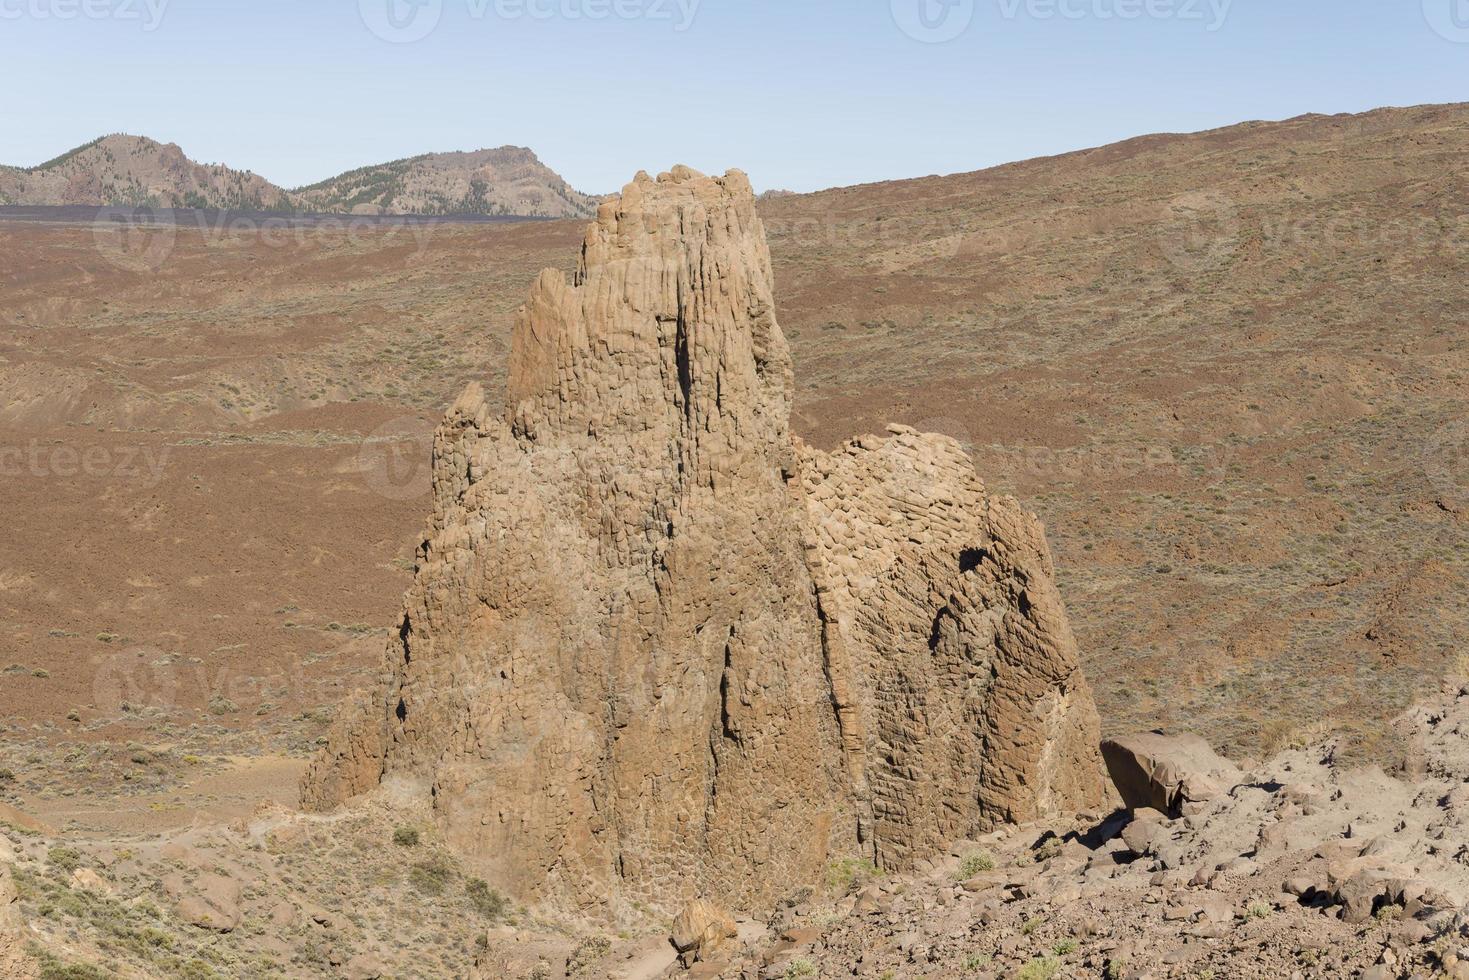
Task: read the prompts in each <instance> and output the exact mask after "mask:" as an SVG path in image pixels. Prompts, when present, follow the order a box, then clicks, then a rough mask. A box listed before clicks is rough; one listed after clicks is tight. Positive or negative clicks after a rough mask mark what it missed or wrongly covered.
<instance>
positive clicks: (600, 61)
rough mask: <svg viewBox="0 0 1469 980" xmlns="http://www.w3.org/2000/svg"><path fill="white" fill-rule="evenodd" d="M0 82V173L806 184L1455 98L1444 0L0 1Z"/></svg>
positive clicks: (1463, 72)
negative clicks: (164, 145)
mask: <svg viewBox="0 0 1469 980" xmlns="http://www.w3.org/2000/svg"><path fill="white" fill-rule="evenodd" d="M390 4H391V5H393V6H392V9H393V11H394V12H395V13H396V14H397V18H396V20H390V19H389V18H388V16H387V14H388V9H389V5H390ZM414 4H418V5H419V6H414ZM925 12H926V14H927V16H926V17H923V16H920V15H921V14H924V13H925ZM572 15H577V16H572ZM395 24H396V25H397V27H395V26H394V25H395ZM905 27H906V28H907V30H906V31H905V29H904V28H905ZM374 28H376V31H377V33H374ZM425 32H426V34H425V36H423V37H421V38H418V39H416V40H401V39H402V38H404V37H413V36H414V35H416V34H420V33H425ZM379 34H382V35H387V36H389V37H397V38H399V39H400V40H398V41H396V42H395V41H390V40H385V39H384V38H383V37H380V36H379ZM950 34H952V35H954V36H953V37H952V38H951V39H948V40H943V41H941V42H938V43H934V42H935V40H936V39H938V38H943V37H947V36H948V35H950ZM912 35H916V37H915V36H912ZM919 38H925V39H926V40H920V39H919ZM0 86H3V87H0V91H4V92H5V108H4V113H3V116H0V119H3V125H0V162H5V163H11V164H17V165H32V164H35V163H39V162H41V161H42V160H44V159H46V158H48V157H51V156H54V155H56V154H58V153H60V152H62V151H64V150H66V149H68V148H70V147H72V146H74V145H76V144H78V143H82V142H85V141H86V140H88V139H91V138H94V137H96V136H98V135H101V134H103V133H106V132H114V131H123V132H130V133H137V134H143V135H147V136H152V137H154V138H156V139H161V140H165V141H172V142H176V143H179V144H180V145H181V146H182V147H183V148H184V150H185V152H187V153H188V154H189V155H190V156H191V157H193V158H195V159H198V160H202V161H205V162H222V163H228V164H230V165H231V166H236V167H243V168H249V169H251V170H254V171H256V172H257V173H260V174H262V175H263V176H265V177H267V178H269V179H271V180H274V181H276V182H277V183H280V184H284V185H286V186H296V185H299V184H303V183H309V182H311V181H314V180H318V179H321V178H325V177H328V176H331V175H333V174H335V173H337V172H339V171H342V170H346V169H349V168H351V167H354V166H360V165H363V164H367V163H377V162H381V161H383V160H388V159H392V158H396V157H401V156H408V155H412V154H414V153H420V152H425V151H430V150H450V149H474V148H478V147H481V146H499V145H502V144H506V143H513V144H518V145H525V146H530V147H531V148H533V149H534V150H535V151H536V152H537V153H539V154H540V156H541V158H542V159H543V160H545V161H546V162H547V163H548V164H550V165H551V166H552V167H554V168H555V169H556V170H558V171H559V172H561V173H562V174H563V175H564V176H565V177H566V178H567V179H568V180H569V181H570V182H571V183H572V184H573V185H574V186H576V187H578V188H581V189H583V190H586V191H590V192H604V191H611V190H615V189H616V188H618V187H619V186H621V184H622V183H624V182H625V181H626V180H627V179H628V178H629V177H630V176H631V175H632V174H633V173H634V172H635V171H637V170H638V169H643V168H645V169H649V170H656V169H660V168H666V167H668V166H669V165H671V164H673V163H675V162H683V163H688V164H690V165H692V166H695V167H698V168H700V169H703V170H718V171H722V170H724V169H725V168H727V167H731V166H738V167H742V168H744V169H745V170H747V171H749V172H750V174H751V176H752V177H753V179H754V181H755V183H756V185H757V186H759V187H762V188H771V187H788V188H791V189H794V190H811V189H816V188H821V187H830V186H835V185H842V184H852V183H858V182H864V181H871V180H881V179H887V178H897V177H911V176H920V175H923V174H929V173H952V172H957V171H966V170H976V169H979V168H981V167H985V166H990V165H992V164H996V163H1002V162H1005V161H1009V160H1016V159H1023V158H1027V157H1032V156H1037V155H1041V154H1047V153H1055V152H1061V151H1065V150H1070V149H1078V148H1082V147H1087V146H1095V145H1099V144H1102V143H1107V142H1111V141H1113V140H1117V139H1122V138H1125V137H1128V136H1133V135H1138V134H1142V133H1150V132H1158V131H1186V130H1198V129H1206V128H1210V127H1213V126H1220V125H1227V124H1230V123H1234V122H1238V121H1241V120H1245V119H1279V118H1285V117H1288V116H1293V115H1298V114H1300V113H1304V112H1354V111H1360V110H1364V109H1368V108H1373V107H1376V106H1381V105H1412V104H1417V103H1424V102H1453V101H1464V100H1469V0H1232V2H1231V0H0Z"/></svg>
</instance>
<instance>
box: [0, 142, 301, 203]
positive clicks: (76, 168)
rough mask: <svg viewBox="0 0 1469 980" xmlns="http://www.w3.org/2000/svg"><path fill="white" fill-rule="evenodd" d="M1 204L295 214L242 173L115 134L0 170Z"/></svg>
mask: <svg viewBox="0 0 1469 980" xmlns="http://www.w3.org/2000/svg"><path fill="white" fill-rule="evenodd" d="M0 204H31V205H58V204H94V205H97V206H99V207H100V206H104V205H117V206H120V207H140V206H143V205H152V206H154V207H194V208H231V209H242V210H255V211H280V210H286V211H289V210H293V209H294V202H293V201H292V199H291V197H290V195H289V194H288V193H287V192H286V191H285V190H283V189H281V188H280V187H277V186H276V185H275V184H272V183H271V182H270V181H268V180H266V179H265V178H263V177H260V176H257V175H256V174H253V173H250V172H249V171H248V170H233V169H231V168H229V167H226V166H223V165H220V164H201V163H195V162H194V161H193V160H190V159H189V158H188V157H186V156H184V152H183V150H181V149H179V147H177V146H175V145H174V144H172V143H169V144H164V143H159V142H157V141H156V140H151V139H148V138H147V137H144V136H128V135H125V134H121V133H119V134H114V135H111V136H104V137H102V138H101V139H96V140H93V141H92V142H90V143H84V144H82V145H81V146H78V147H76V148H74V149H71V150H68V151H67V152H65V153H63V154H62V155H61V156H59V157H56V158H55V159H53V160H48V161H46V162H45V163H42V164H39V165H38V166H35V167H29V168H20V167H0Z"/></svg>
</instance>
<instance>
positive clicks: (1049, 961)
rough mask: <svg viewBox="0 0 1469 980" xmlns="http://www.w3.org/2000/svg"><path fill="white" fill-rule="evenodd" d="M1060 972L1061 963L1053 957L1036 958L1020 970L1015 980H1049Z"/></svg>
mask: <svg viewBox="0 0 1469 980" xmlns="http://www.w3.org/2000/svg"><path fill="white" fill-rule="evenodd" d="M1060 971H1061V961H1060V960H1058V959H1056V958H1055V957H1054V956H1037V957H1036V958H1035V959H1033V960H1031V961H1030V962H1029V963H1027V964H1025V965H1024V966H1022V967H1021V968H1020V972H1018V973H1016V974H1015V980H1051V978H1052V977H1054V976H1055V975H1056V974H1057V973H1059V972H1060Z"/></svg>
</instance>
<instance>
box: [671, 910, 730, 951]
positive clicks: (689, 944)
mask: <svg viewBox="0 0 1469 980" xmlns="http://www.w3.org/2000/svg"><path fill="white" fill-rule="evenodd" d="M738 935H739V928H738V927H737V926H736V925H735V921H734V918H733V917H732V916H731V915H730V914H729V913H728V912H726V911H725V910H724V909H722V908H720V907H719V906H718V905H716V904H714V903H713V902H710V901H706V900H704V899H697V900H695V901H692V902H690V903H689V904H688V905H686V906H684V910H683V911H682V912H680V913H679V914H678V916H677V917H676V918H675V919H674V920H673V932H672V935H670V936H669V937H668V938H669V941H670V942H671V943H673V948H674V949H676V950H678V956H679V961H680V962H681V963H683V965H684V966H686V967H687V966H693V965H694V963H696V962H698V961H699V960H708V959H711V958H712V957H713V956H714V955H715V954H716V953H717V952H718V951H719V948H720V947H721V946H723V945H724V944H725V943H726V942H728V941H729V940H731V939H734V938H735V937H736V936H738Z"/></svg>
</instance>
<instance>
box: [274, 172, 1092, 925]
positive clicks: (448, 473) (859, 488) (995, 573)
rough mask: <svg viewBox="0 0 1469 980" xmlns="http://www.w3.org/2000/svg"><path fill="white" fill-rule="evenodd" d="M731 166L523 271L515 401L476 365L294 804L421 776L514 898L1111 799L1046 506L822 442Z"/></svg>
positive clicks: (810, 874)
mask: <svg viewBox="0 0 1469 980" xmlns="http://www.w3.org/2000/svg"><path fill="white" fill-rule="evenodd" d="M791 397H792V371H791V361H790V355H789V351H788V348H787V346H786V342H785V338H784V336H783V335H782V333H781V331H780V328H779V326H778V325H777V323H776V319H775V312H774V297H773V287H772V278H771V273H770V259H769V253H768V251H767V248H766V244H765V237H764V232H763V229H762V227H761V224H760V221H759V218H758V217H757V216H756V213H755V207H754V196H753V194H752V192H751V190H750V186H749V182H748V180H747V179H746V178H745V177H744V175H743V174H740V173H738V172H731V173H730V174H728V175H726V176H725V177H723V178H708V177H705V176H703V175H701V174H697V173H695V172H694V171H691V170H688V169H687V168H682V167H680V168H676V169H675V170H674V171H673V172H672V173H671V174H665V175H663V176H662V177H660V178H659V180H658V181H657V182H654V181H653V180H651V179H650V178H648V177H647V175H645V174H640V175H639V176H638V178H637V179H636V180H635V181H634V182H633V183H632V184H629V185H628V186H627V188H625V189H624V191H623V194H622V197H621V198H620V200H617V201H613V202H609V203H607V204H604V205H603V206H602V207H601V209H600V211H599V213H598V217H597V220H596V222H595V223H594V224H593V225H592V226H591V228H590V230H589V231H588V233H587V236H586V241H585V244H584V246H583V253H582V261H581V266H580V269H579V270H578V273H577V275H576V277H575V280H574V281H573V282H571V283H568V282H567V281H566V280H565V278H564V276H563V275H561V274H560V273H556V272H545V273H543V274H542V275H541V277H540V278H539V279H538V280H537V282H536V284H535V287H534V289H533V290H532V294H531V298H530V300H529V302H528V303H527V304H526V306H525V307H524V308H523V309H522V311H521V313H520V315H519V317H518V320H517V323H516V329H515V335H514V343H513V349H512V353H511V365H510V382H509V402H510V409H509V411H508V413H507V417H506V418H505V419H504V420H501V419H498V418H495V417H494V416H492V415H491V413H490V410H489V408H488V406H487V405H486V404H485V400H484V396H483V394H482V392H481V391H480V389H479V387H478V386H477V385H472V386H471V387H470V388H469V390H467V391H466V392H465V393H464V395H463V396H461V398H460V399H459V401H458V402H457V403H456V404H455V406H454V407H453V409H451V411H450V413H449V415H448V417H447V418H446V419H445V421H444V423H443V424H442V425H441V427H440V429H439V432H438V434H437V436H436V439H435V447H434V515H433V518H432V522H431V524H430V526H429V529H428V534H427V540H425V542H424V543H423V545H422V546H421V547H420V549H419V558H418V570H417V574H416V579H415V582H414V585H413V587H412V589H411V590H410V592H409V594H408V596H407V599H406V602H405V610H404V616H403V620H402V624H401V628H400V631H399V635H398V636H397V637H396V638H395V639H394V640H393V641H392V642H391V643H390V645H389V649H388V663H387V676H386V679H385V681H384V683H383V685H382V687H381V688H380V689H379V690H378V691H376V692H374V693H373V694H372V695H371V696H370V697H369V698H368V699H367V700H366V701H365V702H364V703H363V705H362V706H361V710H360V712H358V714H357V716H356V717H355V718H354V719H352V720H350V721H349V722H348V723H347V724H345V725H344V726H343V727H342V728H341V729H340V730H339V731H338V732H337V733H336V734H335V735H334V737H333V739H332V742H331V744H330V745H329V746H328V748H327V750H326V752H325V753H324V754H323V756H322V757H321V758H319V759H318V760H317V762H316V763H315V764H314V766H313V767H312V769H311V771H310V772H309V773H308V774H307V776H306V779H305V781H304V785H303V798H304V801H305V802H306V803H307V804H308V805H309V806H313V807H317V808H324V807H329V806H331V805H334V804H337V803H339V802H342V801H344V800H346V799H348V798H349V797H351V796H353V795H356V794H358V793H361V792H364V791H366V790H368V789H371V788H372V787H374V786H376V785H377V784H378V783H380V782H382V781H384V780H389V779H391V780H394V781H399V782H406V783H407V784H408V785H414V784H417V785H419V786H420V787H421V788H422V789H423V790H424V791H428V792H432V795H433V800H434V805H435V808H436V812H437V815H438V817H439V819H440V822H441V825H442V828H443V830H444V832H445V834H446V836H447V837H448V839H449V840H450V841H451V842H452V843H454V844H455V845H457V846H458V847H459V848H461V849H462V850H464V851H465V852H466V853H468V854H470V855H472V856H473V857H474V858H475V859H476V860H477V861H478V862H479V863H480V864H481V865H483V866H484V867H485V869H486V871H487V872H488V873H489V874H491V875H493V876H494V877H495V878H496V880H497V882H498V883H500V884H501V885H503V886H504V887H507V888H509V889H510V890H512V891H514V892H515V893H517V894H519V895H523V896H526V897H537V898H547V899H553V900H560V901H564V902H567V903H570V904H573V905H577V906H581V907H592V906H598V905H605V904H616V903H618V902H620V901H622V900H624V899H643V900H646V901H649V902H652V903H655V904H658V905H662V906H664V907H670V906H673V905H676V904H678V903H681V902H684V901H687V900H689V899H691V898H693V897H696V896H706V897H709V898H711V899H716V900H718V901H721V902H728V903H730V904H735V905H743V904H749V903H757V902H765V901H769V900H771V899H772V898H774V897H775V896H777V895H779V894H782V893H783V892H784V891H785V890H787V889H788V888H789V886H790V885H792V884H793V883H795V882H800V881H809V880H812V879H814V878H816V877H817V876H818V875H819V873H820V872H821V871H822V869H823V868H824V866H825V865H826V863H827V862H828V861H829V860H831V859H832V858H833V857H837V856H842V855H854V854H859V853H865V854H869V855H872V856H873V857H875V858H876V859H878V860H879V861H880V862H882V863H883V864H884V865H885V866H888V867H902V866H904V865H906V864H908V863H910V862H911V861H912V860H913V859H916V858H918V857H922V856H925V855H927V854H930V853H932V852H933V851H934V850H935V849H936V848H937V847H939V846H941V845H942V844H943V843H945V842H946V841H947V840H948V839H951V838H954V837H959V836H964V835H966V834H969V833H973V832H975V831H976V830H979V829H982V828H985V827H988V826H990V825H992V824H994V823H995V822H998V821H1002V820H1006V819H1026V818H1030V817H1033V816H1037V815H1043V814H1046V813H1050V812H1054V811H1057V810H1061V809H1066V808H1074V807H1079V806H1083V805H1088V804H1091V803H1095V802H1096V801H1098V800H1099V799H1100V797H1101V793H1102V784H1101V774H1100V760H1099V758H1098V756H1097V752H1096V748H1095V746H1096V728H1097V722H1096V715H1095V711H1094V709H1093V707H1092V703H1091V698H1090V693H1089V691H1088V689H1087V687H1086V685H1085V683H1084V681H1083V680H1082V678H1081V676H1080V673H1079V669H1078V667H1077V652H1076V647H1075V642H1074V640H1073V639H1072V637H1071V634H1070V630H1069V627H1068V626H1067V623H1066V617H1065V613H1064V610H1063V608H1062V605H1061V602H1060V599H1059V596H1058V594H1057V592H1056V587H1055V584H1054V581H1053V570H1052V568H1051V562H1050V557H1049V553H1048V551H1047V549H1046V545H1045V540H1044V536H1043V533H1042V531H1041V528H1040V525H1039V522H1038V521H1036V519H1035V518H1034V517H1033V516H1030V515H1027V514H1025V513H1023V512H1022V511H1021V510H1020V509H1019V507H1018V506H1017V505H1016V504H1015V503H1014V502H1013V501H1010V500H1000V499H994V498H991V497H988V496H987V495H986V494H985V491H984V487H983V485H982V484H981V483H980V481H979V480H978V478H977V477H976V476H975V475H974V473H973V470H972V467H971V466H970V465H969V462H968V459H967V457H965V455H964V454H963V452H962V451H961V450H960V449H959V447H958V445H957V444H956V443H954V442H953V441H952V440H949V439H946V438H944V437H938V436H922V435H919V434H917V433H915V432H912V431H911V430H901V431H898V432H897V433H896V434H895V435H894V437H893V438H891V439H887V440H880V439H863V440H858V441H857V442H856V443H853V444H851V445H849V446H848V447H846V448H845V449H843V450H841V451H839V452H838V453H835V454H832V455H826V454H823V453H819V452H817V451H815V450H812V449H810V448H808V447H806V446H804V445H802V444H800V443H799V442H798V441H797V440H795V439H794V438H793V437H792V435H791V433H790V430H789V416H790V406H791Z"/></svg>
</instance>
